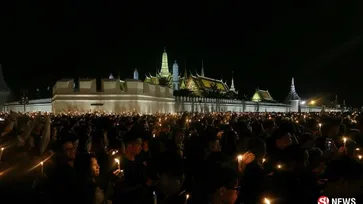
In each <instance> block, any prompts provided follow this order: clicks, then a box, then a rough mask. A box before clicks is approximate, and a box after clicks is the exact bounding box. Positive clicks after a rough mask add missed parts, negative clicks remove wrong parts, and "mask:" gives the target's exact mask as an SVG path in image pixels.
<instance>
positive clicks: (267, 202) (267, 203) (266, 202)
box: [263, 198, 271, 204]
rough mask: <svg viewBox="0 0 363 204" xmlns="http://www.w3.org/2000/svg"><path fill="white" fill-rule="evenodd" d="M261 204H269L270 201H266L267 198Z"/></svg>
mask: <svg viewBox="0 0 363 204" xmlns="http://www.w3.org/2000/svg"><path fill="white" fill-rule="evenodd" d="M263 202H264V203H265V204H271V202H270V200H269V199H267V198H265V199H264V200H263Z"/></svg>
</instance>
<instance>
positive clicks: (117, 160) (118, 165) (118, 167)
mask: <svg viewBox="0 0 363 204" xmlns="http://www.w3.org/2000/svg"><path fill="white" fill-rule="evenodd" d="M115 162H116V163H117V169H119V170H120V160H119V159H115Z"/></svg>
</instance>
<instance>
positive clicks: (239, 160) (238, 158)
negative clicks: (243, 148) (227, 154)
mask: <svg viewBox="0 0 363 204" xmlns="http://www.w3.org/2000/svg"><path fill="white" fill-rule="evenodd" d="M242 159H243V157H242V155H238V156H237V161H238V164H239V165H240V164H241V162H242Z"/></svg>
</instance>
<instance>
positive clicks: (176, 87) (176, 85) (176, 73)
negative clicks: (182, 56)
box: [173, 60, 179, 91]
mask: <svg viewBox="0 0 363 204" xmlns="http://www.w3.org/2000/svg"><path fill="white" fill-rule="evenodd" d="M173 89H174V91H176V90H179V66H178V63H177V62H176V60H175V61H174V64H173Z"/></svg>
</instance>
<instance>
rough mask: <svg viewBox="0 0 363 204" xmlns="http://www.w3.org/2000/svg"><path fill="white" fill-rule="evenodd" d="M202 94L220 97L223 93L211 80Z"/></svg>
mask: <svg viewBox="0 0 363 204" xmlns="http://www.w3.org/2000/svg"><path fill="white" fill-rule="evenodd" d="M203 95H204V96H205V97H208V98H222V97H223V94H222V93H221V91H220V90H219V89H218V86H217V84H216V83H215V82H213V83H212V84H211V86H210V88H209V89H206V90H204V92H203Z"/></svg>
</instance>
